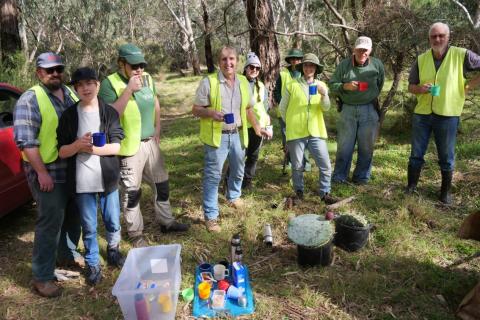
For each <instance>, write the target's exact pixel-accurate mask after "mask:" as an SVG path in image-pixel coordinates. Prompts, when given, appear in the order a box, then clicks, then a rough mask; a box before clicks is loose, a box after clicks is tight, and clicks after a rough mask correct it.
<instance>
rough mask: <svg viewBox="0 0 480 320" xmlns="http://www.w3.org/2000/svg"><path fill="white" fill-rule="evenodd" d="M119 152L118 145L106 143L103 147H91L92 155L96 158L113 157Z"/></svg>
mask: <svg viewBox="0 0 480 320" xmlns="http://www.w3.org/2000/svg"><path fill="white" fill-rule="evenodd" d="M119 151H120V143H107V144H106V145H104V146H103V147H95V146H94V147H93V152H92V154H94V155H97V156H114V155H117V154H118V152H119Z"/></svg>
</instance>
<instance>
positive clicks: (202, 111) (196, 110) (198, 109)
mask: <svg viewBox="0 0 480 320" xmlns="http://www.w3.org/2000/svg"><path fill="white" fill-rule="evenodd" d="M192 113H193V115H194V116H195V117H200V118H211V117H212V115H211V109H209V108H206V107H203V106H197V105H193V107H192Z"/></svg>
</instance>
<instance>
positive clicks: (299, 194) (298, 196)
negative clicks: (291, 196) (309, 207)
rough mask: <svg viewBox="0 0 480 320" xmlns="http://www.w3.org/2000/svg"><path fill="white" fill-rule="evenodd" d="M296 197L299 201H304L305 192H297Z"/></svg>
mask: <svg viewBox="0 0 480 320" xmlns="http://www.w3.org/2000/svg"><path fill="white" fill-rule="evenodd" d="M295 196H296V198H297V199H298V200H303V198H304V196H303V191H302V190H297V191H295Z"/></svg>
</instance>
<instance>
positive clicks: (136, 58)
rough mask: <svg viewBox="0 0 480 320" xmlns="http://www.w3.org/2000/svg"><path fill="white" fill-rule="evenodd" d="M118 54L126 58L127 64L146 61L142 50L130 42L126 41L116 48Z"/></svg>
mask: <svg viewBox="0 0 480 320" xmlns="http://www.w3.org/2000/svg"><path fill="white" fill-rule="evenodd" d="M118 56H119V57H120V58H124V59H125V60H127V63H128V64H139V63H145V64H146V63H147V61H145V57H144V56H143V52H142V50H140V48H139V47H137V46H136V45H134V44H132V43H126V44H123V45H121V46H120V47H119V48H118Z"/></svg>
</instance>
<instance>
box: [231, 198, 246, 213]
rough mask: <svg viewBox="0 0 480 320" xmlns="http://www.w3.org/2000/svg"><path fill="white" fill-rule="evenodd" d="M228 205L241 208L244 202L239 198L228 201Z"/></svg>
mask: <svg viewBox="0 0 480 320" xmlns="http://www.w3.org/2000/svg"><path fill="white" fill-rule="evenodd" d="M228 205H229V206H230V207H232V208H235V209H237V210H241V209H244V208H245V202H244V201H243V200H242V199H240V198H237V199H234V200H232V201H228Z"/></svg>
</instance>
